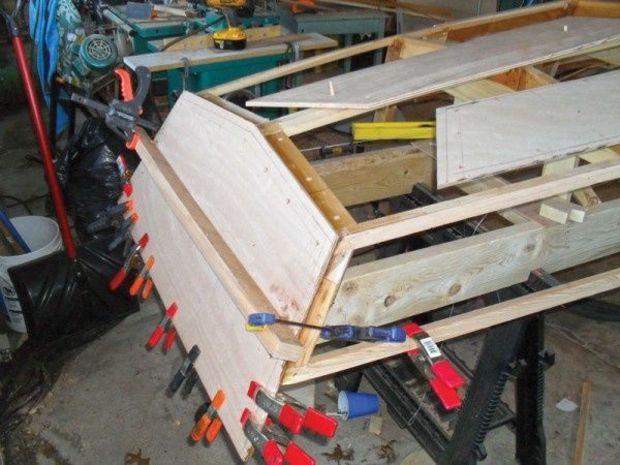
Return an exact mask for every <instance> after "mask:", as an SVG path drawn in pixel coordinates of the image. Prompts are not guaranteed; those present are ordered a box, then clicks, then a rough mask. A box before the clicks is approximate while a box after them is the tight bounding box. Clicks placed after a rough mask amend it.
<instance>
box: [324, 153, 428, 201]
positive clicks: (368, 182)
mask: <svg viewBox="0 0 620 465" xmlns="http://www.w3.org/2000/svg"><path fill="white" fill-rule="evenodd" d="M312 166H313V167H314V169H315V170H316V172H317V173H318V174H319V176H321V178H323V180H324V181H325V182H326V183H327V185H328V186H329V187H330V189H331V190H332V191H333V192H334V194H335V195H336V197H338V198H339V199H340V201H341V202H342V203H343V204H344V205H345V206H350V205H357V204H361V203H365V202H372V201H374V200H381V199H386V198H388V197H393V196H395V195H402V194H407V193H409V192H411V189H412V188H413V186H414V185H415V184H417V183H424V184H426V185H428V186H432V185H433V183H434V178H435V169H434V160H433V159H432V158H431V157H429V156H428V155H426V154H425V153H423V152H420V151H419V150H417V149H415V148H414V147H412V146H411V145H404V146H400V147H392V148H388V149H383V150H376V151H372V152H367V153H359V154H354V155H345V156H340V157H334V158H329V159H327V160H319V161H315V162H313V163H312Z"/></svg>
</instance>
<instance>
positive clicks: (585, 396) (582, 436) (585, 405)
mask: <svg viewBox="0 0 620 465" xmlns="http://www.w3.org/2000/svg"><path fill="white" fill-rule="evenodd" d="M591 395H592V382H591V381H589V380H588V381H585V382H584V383H583V385H582V386H581V404H580V406H579V426H578V428H577V441H576V442H575V451H574V453H573V465H583V464H584V459H585V454H586V435H587V429H588V421H589V417H590V397H591Z"/></svg>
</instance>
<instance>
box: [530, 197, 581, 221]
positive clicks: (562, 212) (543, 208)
mask: <svg viewBox="0 0 620 465" xmlns="http://www.w3.org/2000/svg"><path fill="white" fill-rule="evenodd" d="M540 216H543V217H545V218H548V219H550V220H552V221H555V222H557V223H561V224H565V223H566V222H567V221H568V220H571V221H575V222H577V223H583V221H584V220H585V217H586V209H585V208H583V207H582V206H581V205H577V204H574V203H571V202H569V201H567V200H564V199H562V198H554V199H547V200H545V201H544V202H543V203H542V204H541V205H540Z"/></svg>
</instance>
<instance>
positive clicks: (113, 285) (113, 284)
mask: <svg viewBox="0 0 620 465" xmlns="http://www.w3.org/2000/svg"><path fill="white" fill-rule="evenodd" d="M126 277H127V270H126V269H125V267H122V268H121V269H120V270H118V271H117V272H116V274H115V275H114V276H113V277H112V279H111V280H110V284H109V286H108V287H109V288H110V290H111V291H116V290H117V289H118V288H119V287H121V284H123V281H125V278H126Z"/></svg>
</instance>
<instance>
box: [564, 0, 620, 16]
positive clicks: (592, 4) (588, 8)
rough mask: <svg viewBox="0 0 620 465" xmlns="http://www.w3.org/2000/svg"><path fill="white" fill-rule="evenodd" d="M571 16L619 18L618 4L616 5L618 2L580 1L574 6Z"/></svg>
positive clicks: (619, 5)
mask: <svg viewBox="0 0 620 465" xmlns="http://www.w3.org/2000/svg"><path fill="white" fill-rule="evenodd" d="M573 15H574V16H598V17H605V18H620V4H618V2H597V1H583V0H580V1H578V2H577V4H576V6H575V9H574V11H573Z"/></svg>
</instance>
